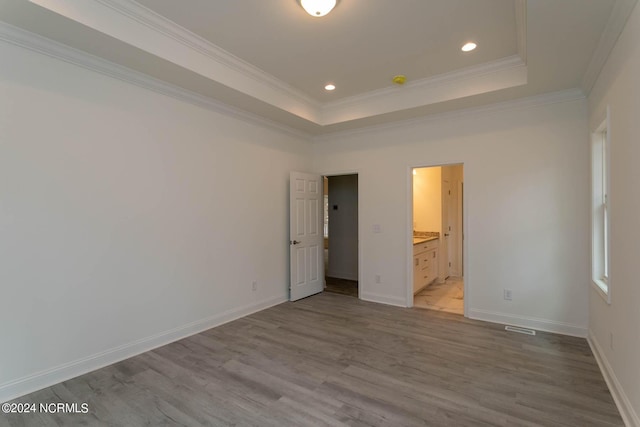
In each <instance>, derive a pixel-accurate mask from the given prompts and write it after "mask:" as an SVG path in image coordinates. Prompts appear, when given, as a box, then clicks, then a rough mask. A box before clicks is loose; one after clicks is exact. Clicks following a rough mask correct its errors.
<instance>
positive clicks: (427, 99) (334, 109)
mask: <svg viewBox="0 0 640 427" xmlns="http://www.w3.org/2000/svg"><path fill="white" fill-rule="evenodd" d="M30 1H31V2H32V3H35V4H38V5H40V6H42V7H44V8H46V9H48V10H51V11H53V12H55V13H58V14H60V15H62V16H65V17H66V18H68V19H71V20H73V21H76V22H79V23H81V24H83V25H85V26H87V27H89V28H92V29H93V30H96V31H100V32H102V33H104V34H107V35H109V36H111V37H113V38H115V39H118V40H120V41H122V42H125V43H127V44H130V45H132V46H135V47H137V48H139V49H142V50H144V51H145V52H148V53H150V54H152V55H156V56H158V57H160V58H162V59H164V60H167V61H170V62H173V63H175V64H177V65H180V66H181V67H183V68H185V69H187V70H190V71H192V72H195V73H197V74H200V75H202V76H204V77H206V78H208V79H210V80H212V81H215V82H217V83H219V84H223V85H225V86H227V87H230V88H232V89H234V90H236V91H238V92H241V93H243V94H245V95H248V96H251V97H253V98H256V99H258V100H260V101H263V102H265V103H267V104H269V105H271V106H272V107H276V108H279V109H281V110H284V111H287V112H289V113H291V114H293V115H295V116H297V117H300V118H302V119H305V120H307V121H310V122H312V123H314V124H317V125H321V126H325V125H331V124H337V123H343V122H347V121H352V120H354V119H357V118H364V117H372V116H375V115H378V114H383V113H388V112H393V111H400V110H405V109H409V108H414V107H420V106H425V105H431V104H436V103H439V102H443V101H448V100H452V99H459V98H463V97H468V96H472V95H478V94H482V93H487V92H492V91H496V90H500V89H506V88H509V87H515V86H520V85H524V84H526V83H527V67H526V64H525V63H524V62H523V60H522V58H521V57H520V55H518V54H515V55H512V56H510V57H506V58H502V59H498V60H496V61H491V62H487V63H485V64H480V65H478V66H474V67H469V68H466V69H462V70H456V71H453V72H451V73H444V74H441V75H438V76H433V77H429V78H426V79H421V80H419V81H415V82H413V83H410V84H408V85H406V86H405V87H403V88H402V90H398V89H400V88H397V87H387V88H383V89H380V90H375V91H371V92H368V93H365V94H362V95H358V96H354V97H349V98H344V99H342V100H338V101H336V102H335V103H324V104H322V103H320V102H319V101H317V100H315V99H314V98H312V97H310V96H308V95H307V94H305V93H304V92H303V91H300V90H299V89H296V88H294V87H293V86H290V85H288V84H287V83H285V82H283V81H281V80H279V79H278V78H276V77H274V76H272V75H270V74H268V73H266V72H264V71H263V70H260V69H259V68H257V67H255V66H253V65H251V64H249V63H248V62H246V61H243V60H241V59H240V58H237V57H236V56H234V55H232V54H231V53H229V52H227V51H225V50H224V49H222V48H220V47H218V46H216V45H214V44H213V43H211V42H210V41H208V40H206V39H204V38H202V37H200V36H198V35H196V34H194V33H192V32H191V31H189V30H187V29H185V28H183V27H181V26H180V25H178V24H176V23H175V22H173V21H171V20H169V19H167V18H165V17H163V16H161V15H159V14H157V13H155V12H153V11H151V10H149V9H147V8H146V7H144V6H142V5H139V4H138V3H136V2H135V1H133V0H84V1H82V2H78V1H75V0H30ZM514 19H515V17H514Z"/></svg>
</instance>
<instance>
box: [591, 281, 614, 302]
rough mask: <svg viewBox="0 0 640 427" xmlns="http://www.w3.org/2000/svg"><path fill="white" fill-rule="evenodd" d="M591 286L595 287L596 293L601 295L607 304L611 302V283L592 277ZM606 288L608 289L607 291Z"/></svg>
mask: <svg viewBox="0 0 640 427" xmlns="http://www.w3.org/2000/svg"><path fill="white" fill-rule="evenodd" d="M591 287H592V288H593V289H595V291H596V293H597V294H598V295H600V297H602V299H603V300H604V301H605V302H606V303H607V304H609V305H610V304H611V298H610V292H609V291H610V290H609V285H607V284H606V283H604V281H602V280H599V279H591ZM605 289H607V290H606V291H605Z"/></svg>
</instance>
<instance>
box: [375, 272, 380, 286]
mask: <svg viewBox="0 0 640 427" xmlns="http://www.w3.org/2000/svg"><path fill="white" fill-rule="evenodd" d="M375 279H376V283H378V284H380V283H381V279H380V275H379V274H376V277H375Z"/></svg>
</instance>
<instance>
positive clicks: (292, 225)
mask: <svg viewBox="0 0 640 427" xmlns="http://www.w3.org/2000/svg"><path fill="white" fill-rule="evenodd" d="M289 188H290V191H289V209H290V210H289V211H290V215H289V259H290V263H291V282H290V284H289V290H290V292H289V299H290V300H291V301H296V300H299V299H301V298H305V297H308V296H309V295H313V294H317V293H318V292H322V289H323V288H324V252H323V250H324V241H323V239H324V236H323V233H322V226H323V224H322V207H323V193H322V177H321V176H320V175H314V174H308V173H301V172H291V173H290V177H289Z"/></svg>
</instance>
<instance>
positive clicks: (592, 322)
mask: <svg viewBox="0 0 640 427" xmlns="http://www.w3.org/2000/svg"><path fill="white" fill-rule="evenodd" d="M639 40H640V6H638V5H636V6H635V9H634V11H633V13H632V14H631V16H630V18H629V20H628V21H627V24H626V27H625V29H624V31H623V33H622V34H621V36H620V38H619V39H618V41H617V43H616V46H615V48H614V49H613V51H612V53H611V55H610V56H609V59H608V61H607V63H606V65H605V67H604V69H603V71H602V72H601V74H600V76H599V78H598V80H597V82H596V85H595V87H594V88H593V90H592V92H591V95H590V97H589V119H590V120H589V122H590V123H589V124H590V129H591V130H595V128H596V127H597V126H598V125H599V124H600V122H601V121H602V118H603V117H604V114H605V113H604V111H605V110H606V107H607V105H609V107H610V120H611V121H610V127H609V134H610V138H611V167H610V174H611V176H610V180H611V181H610V191H609V203H610V219H611V235H610V236H611V237H610V239H611V240H610V259H611V262H610V267H609V271H610V284H611V305H608V304H607V303H606V302H605V301H604V299H603V298H601V297H600V295H598V294H597V293H596V291H595V290H594V289H593V288H592V290H591V292H590V305H589V335H590V339H591V342H592V344H593V347H594V349H595V350H596V355H597V356H599V357H600V360H601V362H602V365H603V366H604V368H605V374H606V375H605V376H608V378H607V379H608V380H609V381H610V388H612V394H613V395H614V397H615V398H616V399H617V400H618V406H619V407H620V408H621V412H622V413H623V416H624V417H625V418H626V420H627V423H628V425H634V426H640V418H639V415H640V365H639V361H640V334H639V333H638V330H639V325H640V285H639V279H638V277H639V276H638V257H639V255H640V222H639V220H638V218H640V191H638V184H639V183H640V168H639V167H638V163H639V162H640V142H639V139H640V83H639V82H638V76H640V47H638V41H639ZM611 334H613V346H612V345H611V342H610V340H611Z"/></svg>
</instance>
